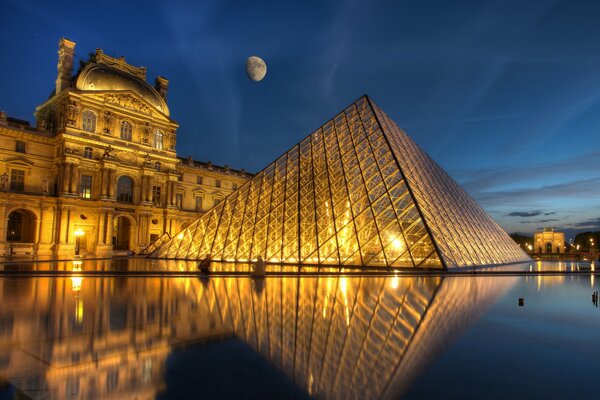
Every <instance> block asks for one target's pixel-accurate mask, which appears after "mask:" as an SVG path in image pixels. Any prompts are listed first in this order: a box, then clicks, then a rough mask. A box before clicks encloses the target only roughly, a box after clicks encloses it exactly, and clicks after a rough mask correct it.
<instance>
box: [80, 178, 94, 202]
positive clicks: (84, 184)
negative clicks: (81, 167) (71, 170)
mask: <svg viewBox="0 0 600 400" xmlns="http://www.w3.org/2000/svg"><path fill="white" fill-rule="evenodd" d="M79 196H80V197H81V198H82V199H91V198H92V177H91V176H90V175H81V179H80V181H79Z"/></svg>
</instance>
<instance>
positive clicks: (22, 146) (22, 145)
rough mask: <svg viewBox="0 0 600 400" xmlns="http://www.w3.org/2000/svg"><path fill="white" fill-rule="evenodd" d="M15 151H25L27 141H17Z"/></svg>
mask: <svg viewBox="0 0 600 400" xmlns="http://www.w3.org/2000/svg"><path fill="white" fill-rule="evenodd" d="M15 151H16V152H17V153H25V142H24V141H22V140H17V141H16V142H15Z"/></svg>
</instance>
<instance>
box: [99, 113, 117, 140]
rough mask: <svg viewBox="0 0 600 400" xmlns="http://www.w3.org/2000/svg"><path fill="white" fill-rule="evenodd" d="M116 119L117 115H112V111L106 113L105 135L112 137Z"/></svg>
mask: <svg viewBox="0 0 600 400" xmlns="http://www.w3.org/2000/svg"><path fill="white" fill-rule="evenodd" d="M114 119H115V115H114V114H113V113H111V112H110V111H105V112H104V129H103V130H102V132H103V133H104V134H106V135H110V133H111V131H112V123H113V121H114Z"/></svg>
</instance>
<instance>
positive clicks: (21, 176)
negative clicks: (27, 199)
mask: <svg viewBox="0 0 600 400" xmlns="http://www.w3.org/2000/svg"><path fill="white" fill-rule="evenodd" d="M10 190H11V191H13V192H22V191H24V190H25V171H24V170H22V169H13V170H11V171H10Z"/></svg>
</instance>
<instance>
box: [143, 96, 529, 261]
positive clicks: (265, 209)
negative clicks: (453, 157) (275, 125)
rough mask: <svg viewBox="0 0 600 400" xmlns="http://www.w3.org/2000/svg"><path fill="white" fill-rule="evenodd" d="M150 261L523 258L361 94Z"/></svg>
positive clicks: (161, 248)
mask: <svg viewBox="0 0 600 400" xmlns="http://www.w3.org/2000/svg"><path fill="white" fill-rule="evenodd" d="M152 255H153V256H154V257H160V258H177V259H188V260H190V259H191V260H194V259H201V258H204V257H206V256H207V255H210V258H211V259H212V260H215V261H225V262H227V261H230V262H249V261H252V260H256V259H257V257H258V256H261V257H262V258H263V259H264V260H265V261H267V262H270V263H280V264H295V265H352V266H366V267H368V266H373V267H393V268H406V267H410V268H415V267H419V268H445V269H449V268H457V267H469V266H477V265H493V264H506V263H514V262H524V261H528V260H530V258H529V256H527V254H526V253H525V252H524V251H523V250H521V249H520V248H519V246H518V245H517V244H516V243H515V242H514V241H513V240H512V239H511V238H510V237H509V236H508V234H507V233H506V232H505V231H504V230H503V229H502V228H500V227H499V226H498V225H497V224H496V223H495V222H494V221H493V220H492V218H491V217H490V216H489V215H488V214H487V213H486V212H485V211H483V209H482V208H481V207H480V206H479V205H478V204H477V203H476V202H475V201H474V200H473V199H472V198H471V197H469V195H468V194H467V193H466V192H465V191H464V190H463V189H462V188H461V187H460V186H459V185H458V184H457V183H456V182H454V180H452V178H450V176H449V175H448V174H446V173H445V172H444V171H443V170H442V169H441V168H440V167H439V166H438V165H437V164H436V163H435V162H434V161H433V160H432V159H431V158H430V157H429V156H428V155H427V154H426V153H425V152H424V151H423V150H421V149H420V148H419V147H418V146H417V145H416V144H415V142H413V141H412V140H411V139H410V138H409V137H408V136H407V135H406V134H405V133H404V132H403V131H402V130H401V129H400V128H399V127H398V126H397V125H396V124H395V123H394V122H393V121H392V120H391V119H390V118H389V117H388V116H387V115H386V114H385V113H384V112H383V111H381V110H380V109H379V108H378V107H377V106H376V105H375V104H374V103H373V102H372V101H371V100H370V99H369V98H368V97H367V96H363V97H361V98H360V99H359V100H357V101H356V102H355V103H353V104H352V105H351V106H350V107H348V108H347V109H346V110H344V111H343V112H341V113H340V114H338V115H336V116H335V117H334V118H333V119H332V120H330V121H329V122H327V123H326V124H325V125H323V126H322V127H321V128H319V129H317V130H316V131H315V132H313V133H312V134H310V135H309V136H308V137H306V138H305V139H304V140H302V141H301V142H300V143H298V144H297V145H296V146H294V147H292V148H291V149H290V150H289V151H288V152H286V153H285V154H284V155H282V156H281V157H279V158H278V159H277V160H275V161H274V162H272V163H271V164H269V165H268V166H267V167H266V168H265V169H263V170H262V171H260V172H259V173H258V174H256V175H255V176H254V177H253V178H252V179H251V180H250V181H248V182H246V183H245V184H244V185H243V186H241V187H240V188H239V189H238V190H237V191H235V192H234V193H232V194H231V195H229V196H228V197H227V198H226V199H225V200H224V201H222V202H221V203H219V204H218V205H216V206H215V207H213V208H212V209H211V210H209V211H208V212H206V213H205V214H204V215H202V216H201V217H200V218H199V219H198V220H196V221H195V222H194V223H192V224H191V225H190V226H189V227H188V228H186V229H184V230H183V231H182V232H180V233H179V234H178V235H176V236H175V237H174V238H173V239H171V240H170V241H168V242H166V243H164V244H163V245H162V246H160V247H159V248H158V249H157V250H155V251H154V252H153V254H152Z"/></svg>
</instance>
